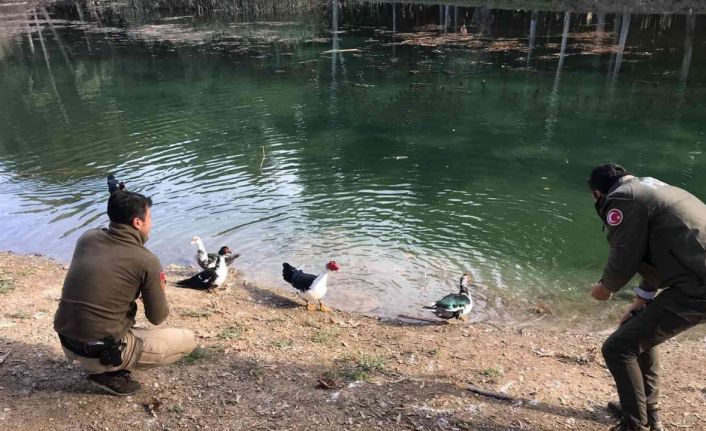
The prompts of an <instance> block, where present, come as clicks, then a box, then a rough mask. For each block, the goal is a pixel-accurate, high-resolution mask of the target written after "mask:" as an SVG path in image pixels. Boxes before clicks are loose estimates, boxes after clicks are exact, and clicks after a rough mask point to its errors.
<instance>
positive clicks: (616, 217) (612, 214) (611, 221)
mask: <svg viewBox="0 0 706 431" xmlns="http://www.w3.org/2000/svg"><path fill="white" fill-rule="evenodd" d="M605 221H606V223H608V225H610V226H617V225H619V224H620V223H622V222H623V212H622V211H620V210H619V209H615V208H613V209H612V210H610V211H608V215H607V216H606V218H605Z"/></svg>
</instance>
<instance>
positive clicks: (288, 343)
mask: <svg viewBox="0 0 706 431" xmlns="http://www.w3.org/2000/svg"><path fill="white" fill-rule="evenodd" d="M293 344H294V342H293V341H292V340H275V341H273V342H272V346H274V347H276V348H278V349H280V350H287V349H289V348H290V347H292V345H293Z"/></svg>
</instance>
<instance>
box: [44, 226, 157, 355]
mask: <svg viewBox="0 0 706 431" xmlns="http://www.w3.org/2000/svg"><path fill="white" fill-rule="evenodd" d="M145 241H146V238H145V237H143V236H142V235H141V234H140V232H139V231H138V230H137V229H135V228H133V227H132V226H130V225H126V224H119V223H110V226H109V227H108V228H107V229H91V230H89V231H87V232H86V233H84V234H83V235H81V237H80V238H79V239H78V241H77V242H76V249H75V250H74V255H73V258H72V259H71V265H70V266H69V272H68V273H67V274H66V279H65V280H64V287H63V289H62V292H61V300H60V302H59V309H58V310H57V312H56V315H55V316H54V329H55V330H56V332H57V333H59V334H61V335H63V336H65V337H67V338H69V339H72V340H74V341H77V342H87V341H92V340H102V339H103V338H105V337H107V336H112V337H114V338H115V339H116V340H119V339H122V338H123V336H124V335H125V333H126V332H127V330H128V329H130V327H132V326H133V325H134V324H135V315H136V314H137V303H136V302H135V301H136V299H137V298H138V297H140V296H141V297H142V301H143V304H144V308H145V316H146V317H147V319H148V320H149V321H150V322H151V323H153V324H155V325H158V324H160V323H162V322H163V321H164V319H166V318H167V316H168V315H169V306H168V305H167V300H166V297H165V292H164V284H165V282H166V279H165V277H164V273H163V272H162V266H161V264H160V263H159V259H157V256H155V255H154V254H152V253H151V252H150V251H149V250H147V249H146V248H145V247H144V245H143V244H144V242H145Z"/></svg>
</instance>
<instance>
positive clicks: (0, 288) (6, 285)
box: [0, 274, 15, 295]
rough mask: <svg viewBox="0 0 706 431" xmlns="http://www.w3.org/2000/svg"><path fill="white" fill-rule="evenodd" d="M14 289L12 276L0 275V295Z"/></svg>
mask: <svg viewBox="0 0 706 431" xmlns="http://www.w3.org/2000/svg"><path fill="white" fill-rule="evenodd" d="M13 290H15V283H14V280H13V279H12V277H8V276H6V275H4V274H3V275H0V295H7V294H8V293H10V292H12V291H13Z"/></svg>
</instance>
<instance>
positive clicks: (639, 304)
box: [619, 296, 647, 325]
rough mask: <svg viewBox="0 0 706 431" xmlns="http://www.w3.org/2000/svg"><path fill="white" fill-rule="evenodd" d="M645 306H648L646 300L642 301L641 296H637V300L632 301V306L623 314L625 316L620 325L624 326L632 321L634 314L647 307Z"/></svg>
mask: <svg viewBox="0 0 706 431" xmlns="http://www.w3.org/2000/svg"><path fill="white" fill-rule="evenodd" d="M645 304H647V300H646V299H642V298H640V297H639V296H636V297H635V299H634V300H633V301H632V304H630V307H628V309H627V310H626V311H625V313H623V316H622V317H621V318H620V323H619V325H622V324H623V323H625V322H627V321H628V320H630V318H631V317H633V316H634V315H635V314H634V313H633V312H634V311H637V310H639V309H641V308H642V307H644V306H645Z"/></svg>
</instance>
